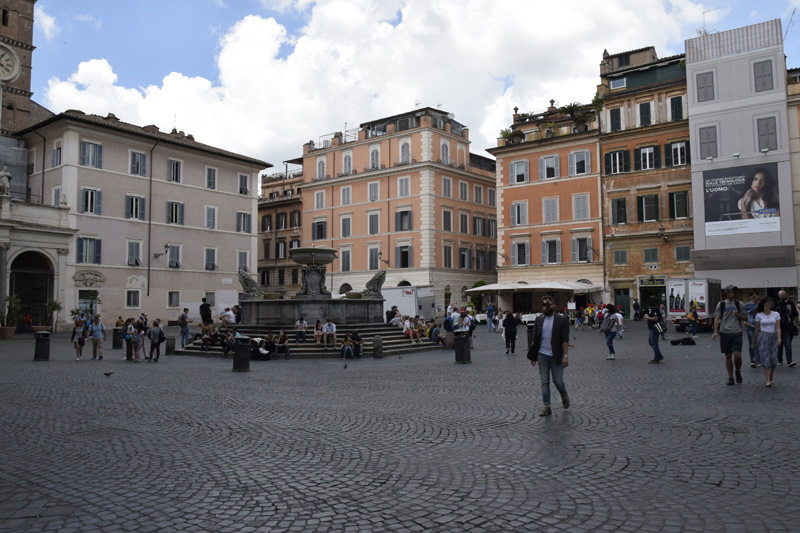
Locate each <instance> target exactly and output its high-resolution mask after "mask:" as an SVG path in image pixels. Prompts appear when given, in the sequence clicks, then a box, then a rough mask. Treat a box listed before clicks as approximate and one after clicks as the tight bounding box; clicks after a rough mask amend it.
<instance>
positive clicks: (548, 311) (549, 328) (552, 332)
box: [527, 296, 570, 416]
mask: <svg viewBox="0 0 800 533" xmlns="http://www.w3.org/2000/svg"><path fill="white" fill-rule="evenodd" d="M555 305H556V304H555V302H554V301H553V298H552V297H550V296H545V297H544V298H542V314H541V315H539V316H538V317H536V321H535V322H534V323H535V328H534V332H535V333H534V336H533V343H532V344H531V345H530V347H529V348H528V356H527V357H528V359H529V360H530V362H531V365H533V366H536V365H537V364H538V365H539V381H540V383H541V385H542V401H543V403H544V409H542V412H541V413H539V416H550V415H551V414H553V411H552V410H551V409H550V378H551V376H552V379H553V384H554V385H555V387H556V389H557V390H558V392H559V393H560V394H561V403H562V405H563V406H564V409H569V405H570V401H569V396H568V395H567V387H566V385H564V369H565V368H566V367H567V366H569V360H568V359H567V353H568V351H569V318H568V317H565V316H563V315H560V314H556V313H555V310H556V307H555Z"/></svg>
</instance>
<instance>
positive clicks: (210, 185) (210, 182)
mask: <svg viewBox="0 0 800 533" xmlns="http://www.w3.org/2000/svg"><path fill="white" fill-rule="evenodd" d="M216 188H217V169H216V168H206V189H216Z"/></svg>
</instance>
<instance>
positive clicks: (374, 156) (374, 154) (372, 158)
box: [369, 148, 381, 170]
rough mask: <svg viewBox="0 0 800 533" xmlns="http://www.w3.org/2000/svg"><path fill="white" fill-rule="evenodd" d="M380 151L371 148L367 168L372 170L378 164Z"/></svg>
mask: <svg viewBox="0 0 800 533" xmlns="http://www.w3.org/2000/svg"><path fill="white" fill-rule="evenodd" d="M380 159H381V152H380V150H378V149H377V148H373V149H372V150H370V152H369V168H370V169H372V170H374V169H377V168H378V167H379V166H380Z"/></svg>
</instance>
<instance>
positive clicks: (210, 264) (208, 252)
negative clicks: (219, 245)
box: [205, 248, 217, 270]
mask: <svg viewBox="0 0 800 533" xmlns="http://www.w3.org/2000/svg"><path fill="white" fill-rule="evenodd" d="M205 259H206V270H216V269H217V249H216V248H206V249H205Z"/></svg>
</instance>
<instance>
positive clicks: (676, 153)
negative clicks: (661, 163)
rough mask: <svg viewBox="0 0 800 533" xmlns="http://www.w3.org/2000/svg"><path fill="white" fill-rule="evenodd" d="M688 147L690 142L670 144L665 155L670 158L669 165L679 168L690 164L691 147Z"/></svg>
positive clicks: (665, 150) (665, 149)
mask: <svg viewBox="0 0 800 533" xmlns="http://www.w3.org/2000/svg"><path fill="white" fill-rule="evenodd" d="M687 145H688V142H686V141H681V142H675V143H670V144H668V145H667V146H666V147H665V148H664V153H665V154H666V155H667V157H668V158H669V160H668V161H667V165H669V166H672V167H679V166H683V165H685V164H687V163H688V162H689V157H688V156H689V147H688V146H687Z"/></svg>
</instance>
